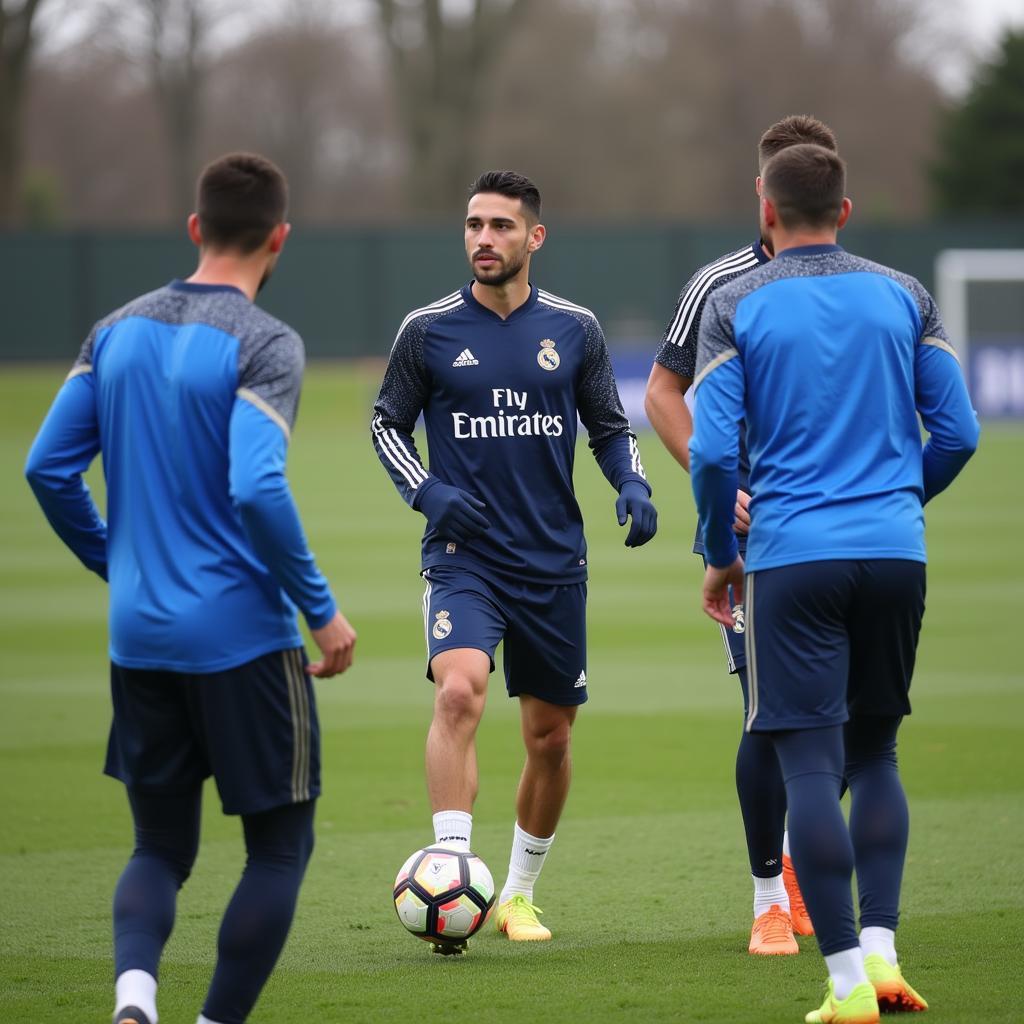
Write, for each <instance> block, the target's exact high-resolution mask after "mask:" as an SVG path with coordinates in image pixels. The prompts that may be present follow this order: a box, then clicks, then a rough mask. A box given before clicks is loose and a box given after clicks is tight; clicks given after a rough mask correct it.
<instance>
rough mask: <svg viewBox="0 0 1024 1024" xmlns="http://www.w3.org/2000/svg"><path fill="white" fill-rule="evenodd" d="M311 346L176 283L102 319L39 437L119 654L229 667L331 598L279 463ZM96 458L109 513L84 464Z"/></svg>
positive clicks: (31, 464) (35, 477) (246, 305)
mask: <svg viewBox="0 0 1024 1024" xmlns="http://www.w3.org/2000/svg"><path fill="white" fill-rule="evenodd" d="M304 358H305V357H304V353H303V347H302V340H301V339H300V338H299V336H298V335H297V334H296V333H295V332H294V331H293V330H291V328H289V327H287V326H286V325H285V324H283V323H281V322H280V321H278V320H275V319H274V318H273V317H271V316H270V315H269V314H267V313H265V312H264V311H263V310H261V309H259V308H258V307H256V306H254V305H253V304H252V303H251V302H250V301H249V299H248V298H247V297H246V296H245V295H244V294H243V293H242V292H240V291H239V290H238V289H236V288H233V287H230V286H219V285H198V284H190V283H187V282H183V281H173V282H172V283H171V284H169V285H168V286H166V287H164V288H160V289H158V290H157V291H155V292H151V293H150V294H148V295H144V296H141V297H140V298H138V299H136V300H134V301H133V302H131V303H129V304H128V305H127V306H125V307H123V308H122V309H120V310H118V311H117V312H115V313H113V314H111V315H110V316H108V317H106V318H105V319H104V320H101V321H100V322H99V323H98V324H97V325H96V326H95V327H94V328H93V330H92V332H91V333H90V335H89V337H88V339H87V340H86V342H85V344H84V346H83V347H82V351H81V353H80V355H79V357H78V360H77V362H76V363H75V365H74V367H73V369H72V370H71V373H70V374H69V376H68V378H67V380H66V381H65V383H64V385H63V387H62V388H61V389H60V391H59V392H58V394H57V397H56V398H55V400H54V402H53V405H52V406H51V408H50V411H49V413H48V415H47V417H46V419H45V421H44V422H43V425H42V427H41V428H40V431H39V434H38V436H37V437H36V439H35V442H34V444H33V445H32V448H31V451H30V452H29V455H28V460H27V463H26V467H25V472H26V476H27V477H28V480H29V483H30V484H31V486H32V489H33V491H34V492H35V494H36V497H37V499H38V500H39V503H40V505H41V506H42V508H43V511H44V512H45V514H46V517H47V519H48V520H49V521H50V523H51V525H52V526H53V528H54V530H55V531H56V532H57V533H58V535H59V536H60V537H61V539H62V540H63V541H64V542H65V543H66V544H67V545H68V547H70V548H71V550H72V551H73V552H74V553H75V554H76V555H77V556H78V558H79V559H80V560H81V561H82V563H83V564H84V565H85V566H87V567H88V568H89V569H91V570H93V571H94V572H96V573H98V574H99V575H101V576H103V577H104V578H105V579H107V580H109V583H110V657H111V659H112V660H113V661H114V662H115V663H117V664H118V665H122V666H124V667H127V668H140V669H160V670H166V671H174V672H182V673H210V672H218V671H222V670H224V669H227V668H232V667H234V666H236V665H241V664H244V663H245V662H247V661H250V660H252V659H253V658H257V657H260V656H261V655H263V654H268V653H270V652H272V651H275V650H285V649H288V648H292V647H298V646H299V645H300V644H301V643H302V639H301V635H300V633H299V630H298V624H297V621H296V606H297V607H298V608H299V609H300V610H301V611H302V612H303V614H304V615H305V617H306V620H307V622H308V623H309V625H310V627H312V628H317V627H319V626H322V625H325V624H326V623H327V622H328V621H329V620H330V619H331V618H332V617H333V615H334V612H335V603H334V598H333V597H332V595H331V592H330V589H329V588H328V585H327V582H326V580H325V579H324V577H323V576H322V575H321V573H320V571H319V570H318V569H317V567H316V564H315V562H314V560H313V556H312V555H311V554H310V552H309V549H308V547H307V545H306V539H305V536H304V534H303V531H302V526H301V523H300V521H299V516H298V512H297V510H296V508H295V504H294V502H293V500H292V496H291V492H290V490H289V487H288V482H287V480H286V478H285V475H284V470H285V458H286V453H287V446H288V440H289V436H290V431H291V428H292V426H293V424H294V421H295V414H296V411H297V408H298V402H299V392H300V389H301V386H302V372H303V365H304ZM97 453H100V454H101V456H102V460H103V472H104V476H105V479H106V486H107V521H106V522H104V520H103V518H102V517H101V515H100V513H99V511H98V510H97V508H96V506H95V504H94V503H93V500H92V497H91V496H90V494H89V491H88V488H87V487H86V486H85V483H84V481H83V480H82V473H83V472H84V471H85V470H86V469H87V468H88V466H89V464H90V463H91V462H92V460H93V458H95V456H96V455H97Z"/></svg>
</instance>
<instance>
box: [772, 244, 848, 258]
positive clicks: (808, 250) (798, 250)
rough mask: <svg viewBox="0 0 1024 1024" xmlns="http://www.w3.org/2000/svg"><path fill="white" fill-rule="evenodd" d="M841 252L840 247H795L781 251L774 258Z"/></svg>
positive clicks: (841, 248)
mask: <svg viewBox="0 0 1024 1024" xmlns="http://www.w3.org/2000/svg"><path fill="white" fill-rule="evenodd" d="M842 251H843V247H842V246H841V245H796V246H794V247H793V248H792V249H783V250H782V252H780V253H779V254H778V255H777V256H776V257H775V258H776V259H777V260H780V259H783V258H784V257H786V256H826V255H828V254H829V253H833V252H842Z"/></svg>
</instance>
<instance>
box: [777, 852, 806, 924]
mask: <svg viewBox="0 0 1024 1024" xmlns="http://www.w3.org/2000/svg"><path fill="white" fill-rule="evenodd" d="M782 884H783V885H784V886H785V887H786V895H787V896H788V897H789V916H790V917H791V918H792V919H793V931H794V932H796V934H797V935H813V934H814V925H813V924H811V915H810V914H808V913H807V904H805V903H804V897H803V893H802V892H800V884H799V883H798V882H797V880H796V871H795V870H794V869H793V859H792V858H791V857H787V856H786V855H785V854H783V855H782Z"/></svg>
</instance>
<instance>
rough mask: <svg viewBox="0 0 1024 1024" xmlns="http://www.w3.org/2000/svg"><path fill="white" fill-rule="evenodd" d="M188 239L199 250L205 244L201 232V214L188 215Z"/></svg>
mask: <svg viewBox="0 0 1024 1024" xmlns="http://www.w3.org/2000/svg"><path fill="white" fill-rule="evenodd" d="M188 237H189V241H191V242H192V244H193V245H194V246H196V247H197V248H199V247H201V246H202V244H203V233H202V231H200V230H199V214H198V213H190V214H189V215H188Z"/></svg>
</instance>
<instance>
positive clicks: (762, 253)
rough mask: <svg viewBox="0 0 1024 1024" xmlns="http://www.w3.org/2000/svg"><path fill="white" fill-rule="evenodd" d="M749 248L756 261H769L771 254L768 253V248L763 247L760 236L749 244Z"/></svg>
mask: <svg viewBox="0 0 1024 1024" xmlns="http://www.w3.org/2000/svg"><path fill="white" fill-rule="evenodd" d="M750 249H751V251H752V252H753V254H754V258H755V259H756V260H757V262H758V263H770V262H771V256H769V255H768V250H767V249H765V247H764V242H762V241H761V239H760V238H759V239H758V240H757V241H756V242H754V244H753V245H751V247H750Z"/></svg>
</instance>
